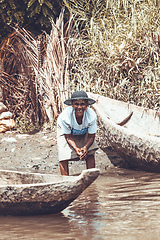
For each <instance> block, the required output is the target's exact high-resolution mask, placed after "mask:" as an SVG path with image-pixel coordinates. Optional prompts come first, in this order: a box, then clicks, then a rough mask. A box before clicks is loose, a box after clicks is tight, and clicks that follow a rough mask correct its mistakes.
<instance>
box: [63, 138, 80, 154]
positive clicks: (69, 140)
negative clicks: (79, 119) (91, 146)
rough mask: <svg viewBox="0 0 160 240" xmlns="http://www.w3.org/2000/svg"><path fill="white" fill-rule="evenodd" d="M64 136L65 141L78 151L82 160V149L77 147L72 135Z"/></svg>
mask: <svg viewBox="0 0 160 240" xmlns="http://www.w3.org/2000/svg"><path fill="white" fill-rule="evenodd" d="M64 136H65V139H66V141H67V142H68V144H69V145H70V146H71V147H72V148H73V149H74V150H75V151H76V153H77V155H78V156H79V158H80V156H81V154H82V151H81V149H80V148H78V147H77V145H76V143H75V141H74V140H73V138H72V134H64Z"/></svg>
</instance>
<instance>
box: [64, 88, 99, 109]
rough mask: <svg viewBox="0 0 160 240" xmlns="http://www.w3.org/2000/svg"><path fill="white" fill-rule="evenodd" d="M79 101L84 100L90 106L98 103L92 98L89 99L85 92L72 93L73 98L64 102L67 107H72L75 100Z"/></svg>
mask: <svg viewBox="0 0 160 240" xmlns="http://www.w3.org/2000/svg"><path fill="white" fill-rule="evenodd" d="M77 99H84V100H87V101H88V104H89V105H92V104H94V103H95V102H96V101H95V100H94V99H92V98H89V97H88V95H87V93H86V92H84V91H76V92H74V93H72V96H71V98H69V99H67V100H66V101H64V104H66V105H69V106H70V105H72V102H73V100H77Z"/></svg>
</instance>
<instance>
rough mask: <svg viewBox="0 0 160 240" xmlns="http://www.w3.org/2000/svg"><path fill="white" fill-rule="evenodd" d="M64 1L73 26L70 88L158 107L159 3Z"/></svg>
mask: <svg viewBox="0 0 160 240" xmlns="http://www.w3.org/2000/svg"><path fill="white" fill-rule="evenodd" d="M64 2H65V5H66V6H67V8H68V9H69V10H70V13H71V16H72V17H73V19H74V22H75V28H76V30H77V35H76V37H75V34H74V35H73V38H72V47H71V49H72V50H71V53H70V62H71V65H70V79H71V83H72V84H71V87H72V88H73V90H77V89H85V90H86V91H92V92H95V93H99V94H103V95H106V96H108V97H111V98H115V99H119V100H122V101H125V102H131V103H134V104H136V105H140V106H144V107H148V108H154V109H159V104H160V103H159V98H160V60H159V51H160V35H159V34H160V27H159V25H160V15H159V8H160V3H159V2H158V1H138V0H137V1H127V0H118V1H115V0H108V1H102V0H101V1H94V0H92V1H88V2H86V1H85V0H81V1H78V0H72V1H71V0H65V1H64Z"/></svg>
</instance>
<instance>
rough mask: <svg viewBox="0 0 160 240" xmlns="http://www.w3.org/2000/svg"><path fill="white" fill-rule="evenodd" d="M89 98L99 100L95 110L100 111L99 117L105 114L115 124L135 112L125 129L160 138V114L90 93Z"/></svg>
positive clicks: (94, 106)
mask: <svg viewBox="0 0 160 240" xmlns="http://www.w3.org/2000/svg"><path fill="white" fill-rule="evenodd" d="M89 97H91V98H94V99H96V100H97V102H96V103H95V104H94V105H93V108H95V109H98V113H99V115H101V113H103V115H104V114H105V115H106V117H108V118H109V119H110V120H112V121H113V122H115V123H120V122H122V121H123V120H124V119H125V118H126V117H127V116H129V114H131V113H132V112H133V115H132V117H131V118H130V120H129V121H128V122H127V123H126V124H125V125H124V127H125V128H128V129H129V130H132V131H133V132H135V133H136V132H137V133H140V134H145V135H151V136H158V137H159V136H160V112H158V111H155V110H151V109H144V108H142V107H138V106H135V105H133V104H127V103H125V102H121V101H118V100H114V99H110V98H108V97H104V96H100V95H98V94H92V93H89Z"/></svg>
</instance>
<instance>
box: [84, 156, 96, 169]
mask: <svg viewBox="0 0 160 240" xmlns="http://www.w3.org/2000/svg"><path fill="white" fill-rule="evenodd" d="M86 167H87V169H89V168H95V157H94V155H93V154H92V155H88V156H87V159H86Z"/></svg>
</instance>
